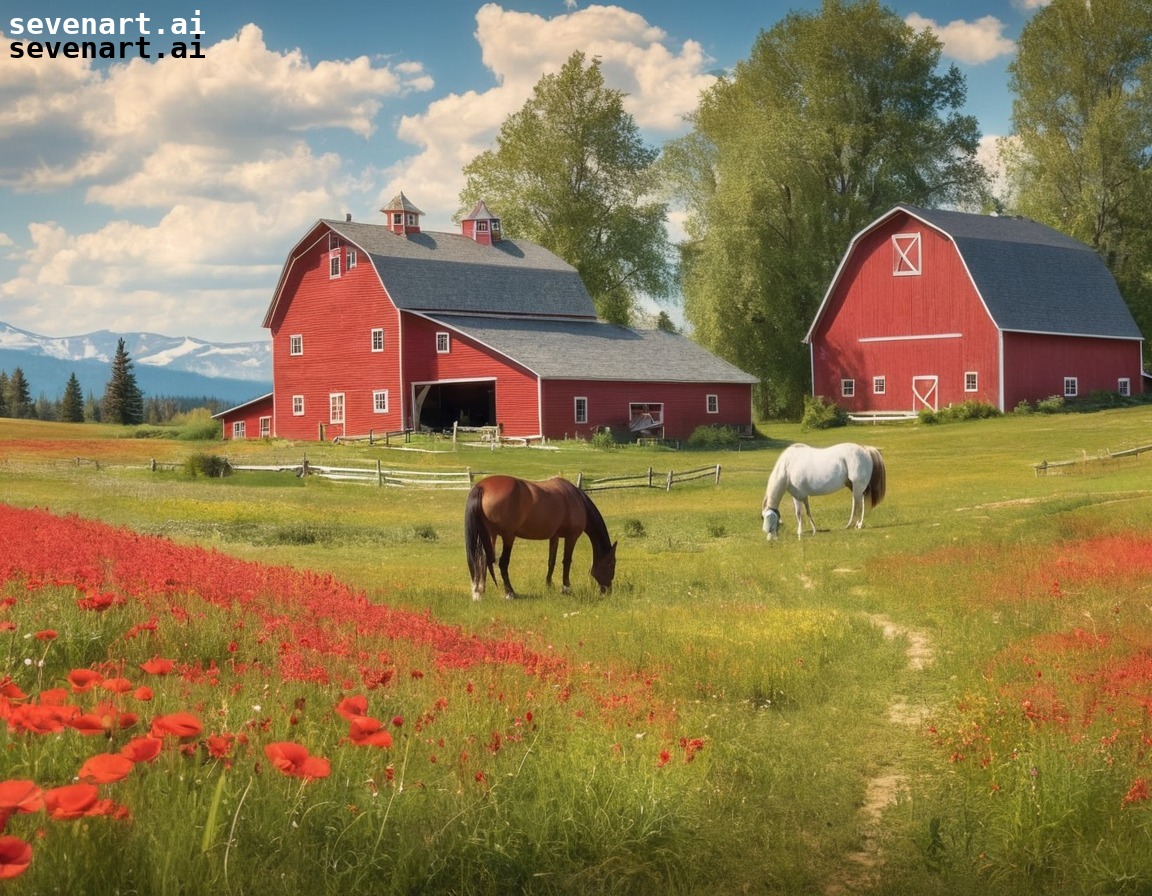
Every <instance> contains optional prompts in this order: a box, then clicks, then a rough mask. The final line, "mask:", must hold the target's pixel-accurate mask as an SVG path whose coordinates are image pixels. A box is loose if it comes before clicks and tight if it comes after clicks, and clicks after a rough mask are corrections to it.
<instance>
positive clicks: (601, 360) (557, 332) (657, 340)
mask: <svg viewBox="0 0 1152 896" xmlns="http://www.w3.org/2000/svg"><path fill="white" fill-rule="evenodd" d="M428 316H429V317H430V318H431V319H432V320H435V321H437V322H439V323H442V324H444V325H445V326H448V327H451V328H452V329H454V330H457V331H459V332H461V333H463V334H464V335H466V336H468V337H469V338H471V339H475V340H476V341H478V342H480V343H482V344H484V345H486V346H488V347H490V348H492V349H494V350H496V351H497V352H499V353H501V354H503V355H505V356H507V357H509V358H511V359H513V360H514V361H517V362H519V363H520V364H522V365H523V366H525V367H527V368H528V369H529V370H531V371H532V372H533V373H535V374H536V375H537V376H539V377H541V378H542V379H579V380H633V381H640V382H643V381H649V382H663V383H669V382H672V383H756V382H757V379H756V377H754V376H752V375H751V374H748V373H745V372H744V371H742V370H740V369H739V368H737V367H734V366H732V365H731V364H729V363H728V362H727V361H725V360H723V359H721V358H718V357H716V356H715V355H713V354H712V353H711V352H709V351H708V350H707V349H704V348H702V347H701V346H699V345H697V344H696V343H695V342H693V341H692V340H691V339H689V338H688V337H686V336H681V335H679V334H678V333H666V332H664V331H663V330H639V329H631V328H629V327H621V326H618V325H616V324H608V323H603V322H601V321H576V320H568V321H556V320H552V321H541V320H524V319H512V318H498V317H469V316H466V315H453V314H433V315H428Z"/></svg>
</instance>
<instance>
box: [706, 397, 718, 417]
mask: <svg viewBox="0 0 1152 896" xmlns="http://www.w3.org/2000/svg"><path fill="white" fill-rule="evenodd" d="M704 410H705V411H707V412H708V413H709V414H719V413H720V396H719V395H705V396H704Z"/></svg>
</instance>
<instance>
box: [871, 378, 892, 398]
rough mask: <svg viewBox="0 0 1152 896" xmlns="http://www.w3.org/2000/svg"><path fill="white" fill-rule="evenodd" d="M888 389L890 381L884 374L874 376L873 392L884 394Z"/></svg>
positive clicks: (874, 393)
mask: <svg viewBox="0 0 1152 896" xmlns="http://www.w3.org/2000/svg"><path fill="white" fill-rule="evenodd" d="M887 389H888V382H887V380H885V379H884V377H882V376H874V377H872V394H873V395H883V394H884V393H885V391H886V390H887Z"/></svg>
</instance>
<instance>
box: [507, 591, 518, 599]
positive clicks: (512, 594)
mask: <svg viewBox="0 0 1152 896" xmlns="http://www.w3.org/2000/svg"><path fill="white" fill-rule="evenodd" d="M504 600H516V593H515V592H514V591H505V592H504Z"/></svg>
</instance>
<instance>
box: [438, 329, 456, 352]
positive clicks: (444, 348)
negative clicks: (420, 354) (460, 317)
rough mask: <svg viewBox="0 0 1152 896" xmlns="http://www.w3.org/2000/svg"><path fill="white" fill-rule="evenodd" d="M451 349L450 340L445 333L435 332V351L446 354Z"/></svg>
mask: <svg viewBox="0 0 1152 896" xmlns="http://www.w3.org/2000/svg"><path fill="white" fill-rule="evenodd" d="M451 350H452V341H451V339H450V338H449V336H448V334H447V333H437V334H436V353H437V354H439V355H446V354H448V352H449V351H451Z"/></svg>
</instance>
